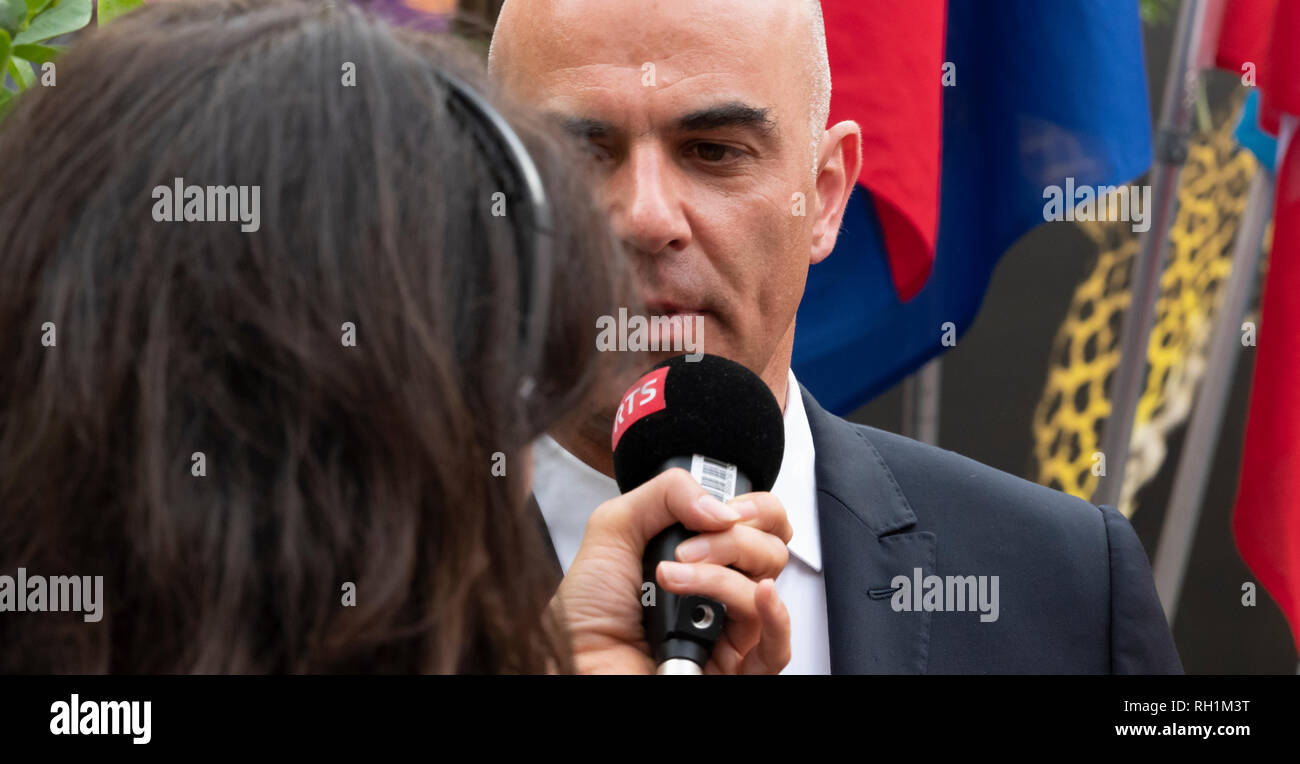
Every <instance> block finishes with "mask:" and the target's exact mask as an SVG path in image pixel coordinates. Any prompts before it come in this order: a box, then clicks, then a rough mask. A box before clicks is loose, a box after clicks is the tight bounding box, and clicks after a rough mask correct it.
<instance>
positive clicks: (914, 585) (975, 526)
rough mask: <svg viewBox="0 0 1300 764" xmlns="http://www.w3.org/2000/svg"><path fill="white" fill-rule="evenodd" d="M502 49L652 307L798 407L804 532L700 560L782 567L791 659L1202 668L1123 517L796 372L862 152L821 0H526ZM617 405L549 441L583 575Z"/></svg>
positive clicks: (797, 483)
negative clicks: (586, 170)
mask: <svg viewBox="0 0 1300 764" xmlns="http://www.w3.org/2000/svg"><path fill="white" fill-rule="evenodd" d="M489 66H490V69H491V71H492V73H493V76H494V77H495V78H497V79H498V81H499V82H500V83H502V85H503V86H504V88H505V89H506V90H507V91H508V92H509V93H510V94H512V95H513V96H514V97H515V98H517V99H519V100H521V101H523V102H525V103H528V104H530V105H532V106H534V107H536V108H537V109H539V110H540V111H541V112H543V113H544V114H546V115H549V116H550V117H551V118H553V119H555V120H556V121H557V122H558V123H559V124H560V125H562V126H563V127H564V128H565V129H566V130H567V131H568V132H569V133H570V134H571V135H572V136H573V137H574V138H575V139H576V140H578V141H580V142H581V144H582V145H583V146H584V147H586V148H587V149H588V151H589V153H590V156H591V163H592V169H593V172H594V173H595V175H594V177H595V183H596V191H597V194H598V197H599V199H600V200H601V203H602V204H603V206H604V208H605V210H607V212H608V215H609V220H610V223H611V225H612V227H613V230H614V232H615V234H616V235H617V236H618V237H619V238H620V239H621V240H622V241H623V242H624V244H625V246H626V249H627V252H628V255H629V257H630V258H631V260H632V263H633V265H634V269H635V272H636V274H637V277H638V280H639V285H640V289H641V292H642V297H643V298H644V302H645V305H646V308H647V310H648V311H649V313H650V314H651V315H666V316H682V317H688V318H692V319H693V318H694V317H701V318H702V328H703V349H704V350H705V351H706V352H709V353H714V354H717V355H722V356H725V357H728V358H731V359H733V360H735V361H738V362H740V363H742V364H744V365H745V366H747V367H749V368H750V369H753V370H754V371H756V372H757V373H758V374H759V376H760V377H762V379H763V380H764V382H766V383H767V385H768V387H769V388H771V390H772V394H773V395H774V396H775V397H776V400H777V402H778V403H780V404H781V406H782V411H783V413H784V419H785V431H786V432H785V435H786V438H785V440H786V450H785V455H784V461H783V463H782V467H781V472H780V475H779V477H778V479H777V482H776V485H775V486H774V488H773V490H772V493H773V494H774V495H775V496H776V497H777V498H778V499H779V500H780V502H781V503H782V504H783V505H784V507H785V510H786V513H787V516H788V520H789V526H790V528H791V529H792V530H793V535H792V537H791V538H790V541H789V544H788V548H782V549H775V548H773V537H772V535H771V534H764V533H761V532H759V531H757V530H755V531H754V532H752V533H751V534H749V535H748V536H745V537H743V538H737V537H735V536H732V537H729V538H726V539H720V538H710V537H709V536H708V535H707V534H706V535H705V536H703V537H701V538H699V539H697V540H696V541H692V542H688V543H687V544H683V545H682V546H681V547H679V548H678V550H677V555H678V558H679V559H682V560H686V561H694V560H701V559H703V560H708V561H712V560H714V559H717V560H724V559H725V560H727V561H729V562H732V563H737V564H734V567H736V568H738V569H739V570H741V571H742V572H743V573H746V574H749V575H751V576H755V577H757V576H760V575H766V574H769V573H771V572H772V570H773V568H775V569H776V570H779V576H778V577H777V582H776V583H777V589H778V592H779V594H780V596H781V600H782V601H783V602H784V603H786V605H787V607H788V608H789V612H790V618H791V623H792V626H793V632H792V635H791V648H792V658H791V661H790V663H789V665H788V666H787V667H786V672H787V673H813V674H818V673H831V672H834V673H877V672H878V673H927V672H928V673H984V672H1015V673H1180V672H1181V670H1182V668H1181V664H1180V662H1179V659H1178V655H1177V652H1176V651H1175V649H1174V646H1173V640H1172V638H1171V636H1170V633H1169V628H1168V626H1167V624H1166V622H1165V619H1164V614H1163V611H1162V610H1161V608H1160V604H1159V602H1158V600H1157V599H1156V594H1155V587H1154V584H1153V582H1152V578H1151V572H1150V568H1149V565H1148V562H1147V559H1146V556H1145V553H1144V552H1143V550H1142V547H1141V544H1140V543H1139V541H1138V539H1137V536H1136V534H1134V532H1133V529H1132V528H1131V526H1130V525H1129V524H1128V522H1127V521H1126V520H1125V519H1124V518H1123V516H1122V515H1120V514H1119V513H1118V512H1116V511H1115V510H1114V509H1113V508H1110V507H1100V508H1098V507H1096V506H1093V505H1091V504H1088V503H1087V502H1084V501H1082V500H1079V499H1076V498H1073V497H1070V496H1066V495H1064V494H1062V493H1059V492H1056V491H1052V490H1050V489H1048V488H1045V487H1043V486H1039V485H1036V484H1033V483H1030V482H1027V481H1024V480H1021V479H1019V478H1016V477H1013V476H1011V475H1008V474H1006V473H1002V472H999V471H997V470H994V469H991V468H989V467H986V466H984V465H981V464H978V463H976V462H973V461H971V460H968V459H965V458H963V457H961V456H958V455H956V454H953V453H951V452H948V451H943V450H940V449H937V448H933V447H930V446H926V445H923V444H920V443H917V442H914V441H911V440H908V439H906V438H902V437H900V436H897V435H893V434H890V433H886V432H883V431H880V430H877V429H874V428H869V427H864V426H860V425H854V424H851V423H849V422H846V421H844V420H843V419H840V418H838V417H835V416H832V415H830V414H829V413H827V412H826V411H824V410H823V409H822V408H821V407H820V406H818V405H817V402H816V401H815V400H814V399H813V398H812V396H811V395H809V394H808V391H807V390H805V389H803V388H802V387H801V386H800V385H799V384H798V381H797V380H796V379H795V377H794V374H793V372H792V371H791V370H790V357H791V353H792V350H793V347H794V332H795V314H796V311H797V309H798V306H799V301H800V299H801V297H802V295H803V290H804V285H805V282H806V279H807V275H808V269H809V267H811V266H812V265H815V264H816V263H818V262H820V261H822V260H823V259H825V258H826V257H827V256H828V255H830V253H831V250H832V249H833V248H834V246H835V239H836V235H837V233H838V230H839V226H840V222H841V219H842V217H843V214H844V209H845V206H846V204H847V203H848V200H849V195H850V193H851V192H852V190H853V186H854V183H855V181H856V178H857V176H858V170H859V167H860V165H861V161H862V159H861V151H862V142H861V136H860V131H859V128H858V125H857V124H856V123H854V122H847V121H846V122H840V123H838V124H835V125H831V126H829V127H826V123H827V121H828V114H829V108H830V97H831V82H830V72H829V66H828V63H827V55H826V41H825V30H824V26H823V22H822V17H821V8H820V4H819V3H818V2H816V1H815V0H508V2H507V3H506V5H505V7H504V8H503V10H502V12H501V16H500V18H499V20H498V23H497V27H496V31H495V33H494V35H493V40H492V48H491V52H490V56H489ZM862 116H863V117H864V118H873V119H888V118H889V115H887V114H882V115H862ZM664 355H665V356H666V355H670V353H665V354H664ZM653 360H656V359H650V360H648V362H647V366H648V365H649V363H651V362H653ZM616 402H617V401H616V399H615V400H612V401H611V403H610V406H609V407H608V408H605V409H601V410H593V411H590V412H586V414H585V416H583V417H581V418H579V419H578V420H576V421H574V422H571V423H569V424H566V425H565V426H563V427H561V428H558V429H557V430H555V431H554V432H552V433H551V436H550V437H547V438H543V439H542V440H541V441H540V442H538V443H537V444H536V445H535V448H534V459H535V465H534V470H535V471H534V481H533V487H534V495H535V497H536V499H537V502H538V505H539V507H540V509H541V512H542V515H543V517H544V518H545V520H546V524H547V528H548V530H549V531H550V534H551V538H552V541H553V543H554V547H555V549H556V552H557V557H558V563H559V565H560V566H561V568H563V569H564V570H565V571H567V569H568V566H569V564H570V563H571V562H572V559H573V556H574V555H575V554H576V552H577V549H578V547H579V545H580V542H581V540H582V536H583V530H584V528H585V527H586V522H587V518H588V517H589V516H590V513H591V511H592V510H593V509H594V508H595V507H596V506H597V505H599V504H600V503H601V502H603V501H605V500H607V499H609V498H611V497H613V496H615V495H617V493H618V489H617V486H616V485H615V483H614V481H613V479H612V478H611V477H610V476H611V475H612V474H613V467H612V462H611V456H610V452H609V432H610V422H611V420H612V413H613V409H614V407H615V405H616ZM737 545H743V546H745V552H744V553H743V554H738V553H737V550H736V548H735V547H736V546H737ZM776 546H780V543H779V540H778V541H777V543H776ZM724 547H725V548H724ZM787 552H788V554H787ZM738 558H740V559H738Z"/></svg>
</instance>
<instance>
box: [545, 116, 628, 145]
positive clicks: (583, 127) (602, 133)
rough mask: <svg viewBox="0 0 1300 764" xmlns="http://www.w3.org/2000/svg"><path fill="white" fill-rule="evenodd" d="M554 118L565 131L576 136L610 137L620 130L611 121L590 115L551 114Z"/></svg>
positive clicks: (586, 137) (590, 137) (591, 137)
mask: <svg viewBox="0 0 1300 764" xmlns="http://www.w3.org/2000/svg"><path fill="white" fill-rule="evenodd" d="M550 116H551V118H552V119H553V120H555V121H556V122H558V123H559V125H560V127H562V128H564V131H565V132H566V133H568V134H570V135H572V136H573V137H575V138H582V139H585V140H593V139H596V138H608V137H610V136H611V135H614V134H615V133H617V132H618V128H616V127H614V125H612V124H610V123H609V122H603V121H601V120H599V119H591V118H590V117H573V116H569V115H567V114H551V115H550Z"/></svg>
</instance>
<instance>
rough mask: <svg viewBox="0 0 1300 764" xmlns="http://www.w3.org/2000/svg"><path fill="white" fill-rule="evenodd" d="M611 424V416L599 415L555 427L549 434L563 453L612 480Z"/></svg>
mask: <svg viewBox="0 0 1300 764" xmlns="http://www.w3.org/2000/svg"><path fill="white" fill-rule="evenodd" d="M612 422H613V417H612V416H608V415H604V414H600V415H597V416H594V417H588V418H586V419H584V420H582V421H580V422H577V423H574V424H563V425H557V426H556V427H555V428H554V429H552V430H551V433H550V434H551V437H552V438H554V439H555V442H556V443H559V444H560V445H561V446H562V447H563V448H564V450H565V451H568V452H569V453H571V454H573V455H574V456H576V457H578V458H579V459H581V460H582V462H583V463H584V464H586V465H587V466H589V467H591V468H592V469H594V470H596V471H597V472H599V473H601V474H602V475H605V476H606V477H611V478H612V477H614V454H613V453H611V452H610V449H609V432H610V429H611V427H612Z"/></svg>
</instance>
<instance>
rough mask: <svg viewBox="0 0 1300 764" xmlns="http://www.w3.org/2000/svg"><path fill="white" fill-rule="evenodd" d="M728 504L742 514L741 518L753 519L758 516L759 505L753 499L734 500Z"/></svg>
mask: <svg viewBox="0 0 1300 764" xmlns="http://www.w3.org/2000/svg"><path fill="white" fill-rule="evenodd" d="M727 506H729V507H731V509H732V511H734V512H735V513H736V514H738V515H740V519H741V520H753V519H754V518H755V517H758V505H757V504H755V503H754V500H753V499H740V500H737V501H732V502H731V503H730V504H728V505H727Z"/></svg>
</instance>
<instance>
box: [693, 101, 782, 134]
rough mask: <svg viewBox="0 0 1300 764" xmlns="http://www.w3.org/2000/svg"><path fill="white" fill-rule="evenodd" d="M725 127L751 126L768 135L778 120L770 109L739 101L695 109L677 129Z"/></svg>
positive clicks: (703, 129)
mask: <svg viewBox="0 0 1300 764" xmlns="http://www.w3.org/2000/svg"><path fill="white" fill-rule="evenodd" d="M724 127H742V128H750V129H753V130H757V131H758V132H759V133H760V134H761V135H764V136H767V135H771V134H772V132H773V131H775V130H776V122H775V121H774V120H773V119H772V117H771V113H770V110H768V109H761V108H759V107H757V106H750V105H749V104H745V103H740V102H738V101H733V102H731V103H724V104H719V105H717V106H710V107H708V108H707V109H700V110H699V111H693V112H691V113H690V114H687V115H686V116H684V117H682V118H681V119H679V120H678V121H677V129H679V130H681V131H683V132H688V133H689V132H702V131H705V130H718V129H720V128H724Z"/></svg>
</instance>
